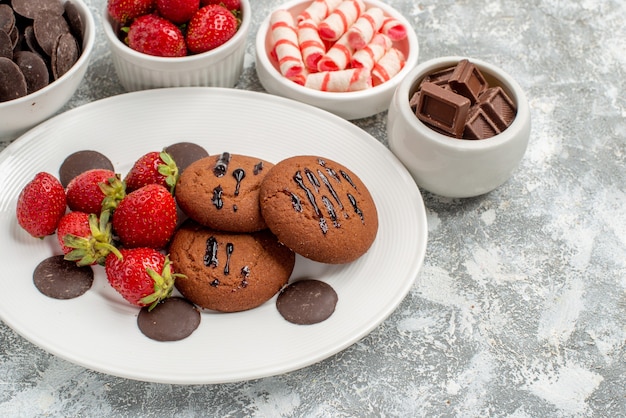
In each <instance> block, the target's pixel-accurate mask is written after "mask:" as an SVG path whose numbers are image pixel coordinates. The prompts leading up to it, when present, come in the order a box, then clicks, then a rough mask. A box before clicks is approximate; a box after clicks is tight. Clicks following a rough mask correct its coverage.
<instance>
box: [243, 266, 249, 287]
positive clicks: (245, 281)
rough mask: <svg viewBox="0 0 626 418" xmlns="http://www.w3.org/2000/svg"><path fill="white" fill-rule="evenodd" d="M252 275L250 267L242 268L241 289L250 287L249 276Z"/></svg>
mask: <svg viewBox="0 0 626 418" xmlns="http://www.w3.org/2000/svg"><path fill="white" fill-rule="evenodd" d="M249 275H250V267H248V266H243V267H242V268H241V276H242V277H243V278H242V279H241V287H248V276H249Z"/></svg>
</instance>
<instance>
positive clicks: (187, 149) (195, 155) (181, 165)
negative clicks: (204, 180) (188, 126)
mask: <svg viewBox="0 0 626 418" xmlns="http://www.w3.org/2000/svg"><path fill="white" fill-rule="evenodd" d="M165 152H167V153H168V154H169V155H170V157H172V159H173V160H174V162H176V166H177V167H178V174H179V175H180V174H182V173H183V171H184V170H185V168H187V167H189V166H190V165H191V163H193V162H195V161H197V160H199V159H201V158H205V157H208V156H209V153H208V152H207V150H205V149H204V148H203V147H201V146H200V145H198V144H194V143H193V142H178V143H176V144H172V145H169V146H167V147H166V148H165Z"/></svg>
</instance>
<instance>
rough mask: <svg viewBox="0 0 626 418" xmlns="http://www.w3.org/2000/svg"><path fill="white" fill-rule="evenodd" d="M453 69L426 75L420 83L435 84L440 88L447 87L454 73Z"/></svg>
mask: <svg viewBox="0 0 626 418" xmlns="http://www.w3.org/2000/svg"><path fill="white" fill-rule="evenodd" d="M454 69H455V67H450V68H445V69H443V70H439V71H435V72H434V73H432V74H428V75H427V76H426V77H424V80H423V81H422V83H435V84H437V85H438V86H440V87H443V86H444V85H447V84H448V82H449V81H450V76H452V73H454Z"/></svg>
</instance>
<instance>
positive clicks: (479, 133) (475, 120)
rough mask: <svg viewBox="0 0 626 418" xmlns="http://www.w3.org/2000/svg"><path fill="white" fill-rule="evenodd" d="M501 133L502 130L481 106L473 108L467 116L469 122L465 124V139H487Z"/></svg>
mask: <svg viewBox="0 0 626 418" xmlns="http://www.w3.org/2000/svg"><path fill="white" fill-rule="evenodd" d="M500 132H501V130H500V129H499V128H498V127H497V126H496V124H495V123H494V122H493V120H491V118H490V117H489V116H488V115H487V114H486V113H485V112H484V111H483V109H482V108H481V107H480V106H472V108H471V109H470V112H469V115H468V116H467V122H466V123H465V131H464V133H463V138H465V139H485V138H490V137H492V136H494V135H497V134H499V133H500Z"/></svg>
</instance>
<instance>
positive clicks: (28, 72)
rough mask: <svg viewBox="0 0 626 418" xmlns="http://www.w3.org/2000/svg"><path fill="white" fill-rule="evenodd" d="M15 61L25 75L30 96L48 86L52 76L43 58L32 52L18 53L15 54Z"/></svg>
mask: <svg viewBox="0 0 626 418" xmlns="http://www.w3.org/2000/svg"><path fill="white" fill-rule="evenodd" d="M14 61H15V63H16V64H17V65H18V67H20V70H21V71H22V74H24V78H25V79H26V86H27V91H28V94H31V93H33V92H35V91H37V90H40V89H42V88H44V87H46V86H47V85H48V82H49V80H50V74H49V73H48V66H47V65H46V62H45V61H44V60H43V58H41V56H39V55H38V54H35V53H34V52H31V51H18V52H16V53H15V56H14Z"/></svg>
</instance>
